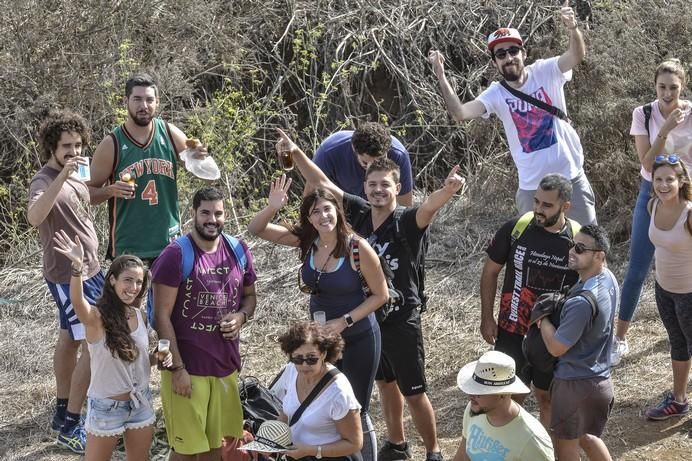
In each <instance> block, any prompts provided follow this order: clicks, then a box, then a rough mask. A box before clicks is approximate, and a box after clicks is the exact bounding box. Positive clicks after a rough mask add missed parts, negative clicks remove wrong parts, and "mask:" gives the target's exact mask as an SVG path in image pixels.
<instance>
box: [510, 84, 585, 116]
mask: <svg viewBox="0 0 692 461" xmlns="http://www.w3.org/2000/svg"><path fill="white" fill-rule="evenodd" d="M500 85H502V86H503V87H504V88H505V90H507V91H509V92H510V93H512V94H513V95H514V96H516V97H517V98H519V99H521V100H523V101H526V102H528V103H529V104H532V105H534V106H536V107H538V108H539V109H543V110H544V111H546V112H548V113H549V114H552V115H553V116H554V117H557V118H559V119H560V120H564V121H565V122H567V123H569V124H570V125H571V124H572V120H570V119H569V117H568V116H567V114H565V112H564V111H563V110H562V109H560V108H559V107H555V106H551V105H550V104H548V103H547V102H543V101H541V100H540V99H536V98H534V97H533V96H531V95H528V94H526V93H524V92H523V91H519V90H517V89H516V88H512V87H511V86H510V85H509V83H507V81H506V80H502V81H501V82H500Z"/></svg>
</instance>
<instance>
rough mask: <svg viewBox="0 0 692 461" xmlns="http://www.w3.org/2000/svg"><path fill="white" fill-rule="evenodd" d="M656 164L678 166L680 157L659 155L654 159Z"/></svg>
mask: <svg viewBox="0 0 692 461" xmlns="http://www.w3.org/2000/svg"><path fill="white" fill-rule="evenodd" d="M654 163H667V164H669V165H677V164H678V163H680V157H678V156H677V155H675V154H670V155H657V156H656V158H654Z"/></svg>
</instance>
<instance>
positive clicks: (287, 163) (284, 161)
mask: <svg viewBox="0 0 692 461" xmlns="http://www.w3.org/2000/svg"><path fill="white" fill-rule="evenodd" d="M279 165H280V166H281V168H282V169H283V170H284V171H291V170H292V169H293V167H294V166H295V165H294V164H293V154H291V151H290V150H284V151H281V152H279Z"/></svg>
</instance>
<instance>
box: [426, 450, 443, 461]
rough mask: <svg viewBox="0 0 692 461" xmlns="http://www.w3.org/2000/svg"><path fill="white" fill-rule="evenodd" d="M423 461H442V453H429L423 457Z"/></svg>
mask: <svg viewBox="0 0 692 461" xmlns="http://www.w3.org/2000/svg"><path fill="white" fill-rule="evenodd" d="M425 461H444V458H443V457H442V452H440V451H429V452H428V453H427V454H426V455H425Z"/></svg>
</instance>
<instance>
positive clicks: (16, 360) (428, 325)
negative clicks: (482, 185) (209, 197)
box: [0, 208, 692, 461]
mask: <svg viewBox="0 0 692 461" xmlns="http://www.w3.org/2000/svg"><path fill="white" fill-rule="evenodd" d="M456 211H458V210H456ZM456 211H455V209H454V208H452V209H451V210H448V211H447V212H446V213H443V215H442V216H440V218H439V219H438V221H439V223H438V224H437V225H436V227H435V228H434V229H433V241H432V246H431V252H430V257H429V261H428V267H429V277H428V287H429V290H428V292H429V293H430V295H431V302H430V309H429V311H428V312H427V313H426V314H425V316H424V336H425V342H426V348H427V370H428V381H429V391H430V392H429V395H430V398H431V400H432V403H433V407H434V408H435V410H436V414H437V419H438V432H439V436H440V440H441V444H442V449H443V453H444V455H445V458H446V459H452V458H453V456H454V453H455V451H456V448H457V446H458V443H459V439H460V434H461V420H462V413H463V409H464V407H465V405H466V399H465V398H464V395H463V394H462V393H461V391H460V390H459V389H458V388H457V387H456V374H457V372H458V371H459V369H460V368H461V366H463V365H464V364H465V363H467V362H469V361H472V360H475V359H476V358H478V356H479V355H480V354H481V353H482V352H484V351H486V350H488V349H489V346H488V345H487V344H486V343H485V342H484V341H483V340H482V338H481V336H480V333H479V331H478V325H479V318H480V317H479V309H480V308H479V300H478V281H479V274H480V268H481V264H482V257H483V253H482V251H483V248H484V246H485V242H487V237H488V234H487V232H485V233H483V232H480V231H478V230H477V229H476V228H475V227H474V225H473V224H472V223H471V224H464V225H463V226H461V225H460V222H461V221H462V220H461V219H460V218H459V215H458V214H456ZM480 220H481V218H480V217H479V221H480ZM496 221H497V220H496ZM465 222H467V221H465ZM495 224H496V223H495ZM491 225H494V224H491ZM484 226H488V224H487V223H486V224H485V225H484ZM445 228H447V229H449V228H452V229H455V233H454V235H452V234H450V233H447V232H445V231H442V230H441V229H445ZM254 245H255V246H254V248H253V252H254V254H255V258H256V260H257V261H258V274H259V281H258V291H259V293H260V295H259V296H260V304H259V306H258V309H257V316H256V319H255V320H253V321H252V322H251V323H250V324H248V325H247V327H246V328H245V329H244V330H243V333H242V337H241V349H242V354H243V360H244V374H245V375H254V376H257V377H259V378H260V379H262V380H264V381H265V382H266V381H268V380H269V379H270V378H271V377H272V376H273V374H274V373H275V372H276V370H278V369H279V367H280V366H281V364H282V362H283V361H284V358H283V357H282V355H281V354H280V353H279V348H278V345H277V344H276V343H275V338H276V336H277V334H278V333H279V332H281V331H282V329H283V328H284V326H285V325H286V324H287V323H288V322H290V321H291V320H294V319H300V318H304V317H305V316H306V309H305V306H306V303H307V297H306V296H305V295H303V294H302V293H298V290H296V289H295V286H294V284H295V272H296V270H297V267H298V264H297V259H296V257H295V254H293V253H291V252H290V251H288V250H284V249H279V248H276V247H273V246H270V245H266V244H259V243H258V242H254ZM625 254H626V245H622V246H619V247H617V248H616V251H615V255H614V257H613V258H612V259H611V268H613V270H614V271H615V272H616V275H617V276H618V279H619V280H622V271H623V260H624V255H625ZM3 272H4V275H3V276H2V280H0V299H2V298H4V299H5V300H8V299H9V300H12V299H15V300H20V301H18V302H14V303H13V302H11V301H10V303H9V304H2V303H0V368H1V369H2V373H1V374H0V459H2V460H12V461H20V460H21V461H33V460H71V459H78V456H74V455H71V454H69V453H68V452H66V451H65V450H62V449H59V448H58V447H56V446H55V445H54V436H53V435H52V434H51V433H50V432H49V430H48V427H49V421H50V418H51V417H52V412H53V407H54V404H55V400H54V379H53V374H52V351H53V346H54V342H55V339H56V328H57V322H56V319H55V313H54V305H53V303H52V301H51V300H50V298H49V296H48V293H47V290H46V289H45V287H44V284H43V281H42V280H41V277H40V266H39V265H38V262H37V261H32V262H31V264H30V265H29V267H25V268H23V269H21V270H20V269H16V268H15V269H12V270H11V271H9V272H8V271H7V270H5V271H3ZM22 300H23V301H22ZM628 338H629V344H630V354H629V355H628V356H627V357H626V359H625V360H624V361H623V363H622V364H621V365H620V366H619V367H617V368H615V369H614V370H613V379H614V382H615V391H616V402H615V406H614V408H613V413H612V416H611V419H610V421H609V423H608V426H607V429H606V433H605V434H604V437H603V439H604V441H605V443H606V445H607V446H608V447H609V449H610V451H611V453H612V455H613V459H615V460H622V461H634V460H657V461H664V460H686V459H692V455H690V453H692V442H691V441H690V437H689V434H690V431H691V430H692V419H691V418H689V417H685V418H682V419H679V418H678V419H673V420H669V421H664V422H648V421H646V420H645V419H644V418H643V416H642V415H643V412H644V411H645V409H646V408H647V407H648V406H649V405H652V404H654V403H656V402H657V401H658V400H659V399H660V397H661V394H662V393H663V392H664V391H666V390H667V389H669V388H670V386H671V383H672V373H671V369H670V365H669V358H668V345H667V339H666V336H665V331H664V329H663V326H662V324H661V322H660V320H659V318H658V313H657V311H656V307H655V304H654V302H653V288H652V286H651V284H649V285H648V286H647V287H646V288H645V290H644V296H643V300H642V304H641V306H640V309H639V311H638V312H637V317H636V319H635V322H634V323H633V325H632V328H631V330H630V334H629V336H628ZM152 377H153V379H152V380H153V384H152V389H153V390H154V393H155V395H156V402H157V404H156V406H157V408H159V412H160V401H159V400H158V379H159V378H158V373H157V372H156V370H154V371H153V372H152ZM526 407H527V408H528V409H529V410H530V411H532V412H534V414H535V412H536V408H535V404H534V402H533V400H532V399H531V398H529V399H528V401H527V403H526ZM372 409H373V410H372V413H373V418H374V421H375V424H376V427H377V430H378V436H379V438H380V440H382V436H383V435H384V434H383V424H382V418H381V417H380V414H379V400H378V396H377V394H376V393H375V395H374V396H373V404H372ZM158 426H159V430H158V431H157V433H156V439H155V441H154V446H153V449H152V459H165V457H166V453H167V445H166V441H165V434H164V432H163V429H162V428H163V418H162V417H160V418H159V422H158ZM406 430H407V434H408V437H409V439H410V441H411V443H412V446H413V448H414V459H416V460H422V459H423V458H424V453H423V449H422V443H421V441H420V439H419V438H418V437H417V436H416V432H415V429H414V428H413V424H412V422H411V420H410V417H409V416H408V414H407V417H406ZM123 458H124V457H123V455H122V453H117V454H116V456H115V457H114V459H123ZM527 461H528V460H527Z"/></svg>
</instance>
